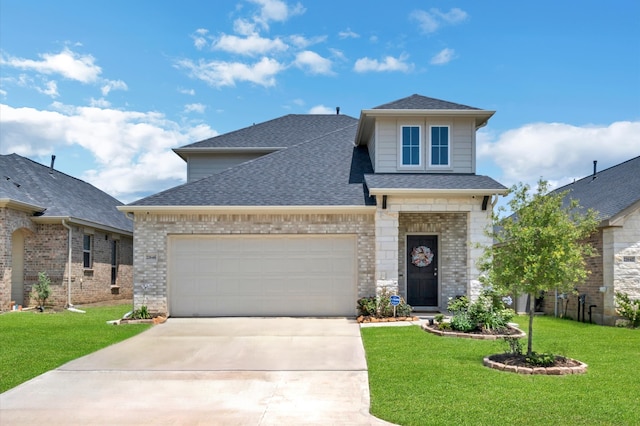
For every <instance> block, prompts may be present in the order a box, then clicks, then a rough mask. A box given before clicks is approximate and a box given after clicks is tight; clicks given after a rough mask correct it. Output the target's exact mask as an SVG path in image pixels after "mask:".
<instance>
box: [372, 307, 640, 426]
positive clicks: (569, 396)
mask: <svg viewBox="0 0 640 426" xmlns="http://www.w3.org/2000/svg"><path fill="white" fill-rule="evenodd" d="M516 321H517V322H518V323H519V324H520V326H521V328H522V329H523V330H526V328H524V327H526V321H527V318H526V317H518V318H517V319H516ZM362 337H363V341H364V346H365V350H366V355H367V363H368V366H369V386H370V391H371V413H372V414H374V415H375V416H377V417H379V418H382V419H384V420H387V421H390V422H393V423H396V424H400V425H465V424H466V425H506V424H519V425H596V424H597V425H635V424H638V422H639V419H640V330H630V329H622V328H612V327H602V326H597V325H590V324H583V323H578V322H576V321H568V320H561V319H555V318H549V317H536V318H535V321H534V327H533V350H534V351H537V352H553V353H555V354H559V355H565V356H567V357H570V358H575V359H579V360H580V361H583V362H585V363H587V364H588V365H589V368H588V370H587V373H586V374H584V375H570V376H537V375H536V376H531V375H529V376H527V375H520V374H514V373H505V372H501V371H497V370H492V369H489V368H487V367H484V366H483V365H482V359H483V357H484V356H486V355H491V354H494V353H501V352H504V351H505V346H504V345H505V344H504V342H501V341H497V342H496V341H493V342H492V341H480V340H470V339H458V338H449V337H440V336H435V335H433V334H430V333H427V332H425V331H423V330H421V329H420V328H419V327H417V326H413V327H371V328H363V329H362ZM525 348H526V342H525Z"/></svg>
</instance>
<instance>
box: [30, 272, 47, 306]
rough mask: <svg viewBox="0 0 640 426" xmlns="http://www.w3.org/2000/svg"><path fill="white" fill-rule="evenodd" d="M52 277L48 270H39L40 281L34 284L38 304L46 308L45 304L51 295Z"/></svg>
mask: <svg viewBox="0 0 640 426" xmlns="http://www.w3.org/2000/svg"><path fill="white" fill-rule="evenodd" d="M50 286H51V279H49V276H48V275H47V273H46V272H38V283H37V284H35V285H34V286H33V291H34V293H35V298H36V300H37V301H38V306H40V308H42V309H44V304H45V302H46V301H47V299H48V298H49V296H51V287H50Z"/></svg>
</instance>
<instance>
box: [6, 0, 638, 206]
mask: <svg viewBox="0 0 640 426" xmlns="http://www.w3.org/2000/svg"><path fill="white" fill-rule="evenodd" d="M638 22H640V2H638V1H631V0H629V1H612V2H602V1H599V2H594V1H582V2H579V3H576V2H558V1H546V0H542V1H536V2H513V1H495V2H479V1H472V0H469V1H457V2H454V1H401V2H389V1H378V0H371V1H368V2H359V1H351V2H347V1H333V0H325V1H322V2H319V1H313V2H312V1H309V0H302V1H300V2H297V1H287V2H283V1H280V0H236V1H226V0H225V1H222V0H216V1H193V0H182V1H165V0H154V1H147V0H138V1H128V0H127V1H122V0H110V1H102V0H94V1H86V2H82V1H69V0H56V1H55V2H52V1H38V0H32V1H24V0H0V154H8V153H12V152H16V153H18V154H21V155H24V156H27V157H29V158H31V159H33V160H36V161H40V162H42V163H45V164H49V158H50V156H51V154H55V155H56V156H57V158H56V168H57V169H58V170H60V171H63V172H65V173H68V174H70V175H73V176H75V177H78V178H80V179H83V180H86V181H88V182H90V183H92V184H94V185H96V186H97V187H99V188H101V189H103V190H105V191H107V192H108V193H110V194H112V195H114V196H115V197H116V198H119V199H120V200H122V201H124V202H130V201H134V200H135V199H137V198H140V197H142V196H145V195H148V194H151V193H155V192H157V191H160V190H162V189H166V188H168V187H171V186H174V185H177V184H180V183H182V182H184V180H185V177H186V164H185V163H184V162H183V161H182V160H181V159H180V158H179V157H178V156H177V155H175V154H174V153H173V152H172V151H171V149H172V148H176V147H179V146H182V145H186V144H188V143H191V142H196V141H198V140H201V139H205V138H207V137H211V136H214V135H216V134H220V133H225V132H229V131H232V130H236V129H238V128H241V127H245V126H248V125H251V124H252V123H258V122H262V121H266V120H269V119H272V118H276V117H279V116H282V115H285V114H290V113H296V114H306V113H323V112H324V113H327V112H328V113H333V112H334V111H335V107H336V106H340V108H341V113H343V114H348V115H351V116H353V117H358V116H359V113H360V110H361V109H365V108H371V107H374V106H376V105H380V104H383V103H386V102H389V101H392V100H396V99H399V98H403V97H405V96H409V95H411V94H414V93H419V94H422V95H425V96H430V97H435V98H439V99H444V100H448V101H453V102H458V103H462V104H466V105H471V106H474V107H479V108H484V109H490V110H496V111H497V113H496V114H495V116H494V117H493V118H492V119H491V120H490V121H489V125H488V126H486V127H485V128H483V129H481V130H480V131H479V133H478V170H477V171H478V173H480V174H487V175H490V176H492V177H494V178H495V179H497V180H499V181H501V182H502V183H504V184H505V185H511V184H513V183H516V182H518V181H523V182H528V183H534V182H535V181H536V180H537V179H538V178H540V177H543V178H545V179H547V180H550V181H551V182H552V184H554V185H561V184H565V183H569V182H571V181H572V180H573V179H574V178H579V177H583V176H585V175H587V174H589V173H591V170H592V164H593V163H592V162H593V160H598V168H599V169H603V168H605V167H610V166H612V165H615V164H617V163H620V162H622V161H625V160H627V159H630V158H633V157H635V156H638V155H640V25H638Z"/></svg>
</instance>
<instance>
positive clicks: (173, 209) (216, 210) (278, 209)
mask: <svg viewBox="0 0 640 426" xmlns="http://www.w3.org/2000/svg"><path fill="white" fill-rule="evenodd" d="M117 209H118V210H120V211H121V212H126V213H134V214H136V213H142V214H151V213H154V214H159V213H210V214H233V213H240V214H265V213H274V214H287V213H291V214H301V213H327V214H331V213H334V214H343V213H373V212H375V210H376V206H118V207H117Z"/></svg>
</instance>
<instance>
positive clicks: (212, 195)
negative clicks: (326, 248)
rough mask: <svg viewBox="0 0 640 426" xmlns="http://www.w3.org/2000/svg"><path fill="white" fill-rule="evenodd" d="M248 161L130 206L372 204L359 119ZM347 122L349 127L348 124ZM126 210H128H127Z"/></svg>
mask: <svg viewBox="0 0 640 426" xmlns="http://www.w3.org/2000/svg"><path fill="white" fill-rule="evenodd" d="M322 117H323V116H319V117H312V118H311V121H315V122H317V121H318V120H319V121H324V122H325V123H326V125H327V127H326V128H325V132H324V134H322V135H320V136H318V137H316V138H315V139H309V138H308V137H306V136H305V137H304V138H303V139H305V141H303V142H300V143H299V144H297V145H294V146H291V147H289V148H287V149H285V150H282V151H276V152H273V153H271V154H268V155H265V156H262V157H259V158H257V159H255V160H251V161H248V162H246V163H243V164H240V165H238V166H235V167H233V168H230V169H227V170H225V171H223V172H221V173H218V174H215V175H212V176H210V177H207V178H204V179H201V180H198V181H195V182H191V183H187V184H184V185H181V186H178V187H175V188H172V189H169V190H167V191H164V192H161V193H158V194H155V195H152V196H150V197H147V198H143V199H141V200H138V201H136V202H134V203H132V204H129V206H369V205H374V204H375V202H374V200H373V199H372V198H370V197H369V196H368V194H367V193H366V192H365V190H364V185H363V182H364V175H365V174H366V173H373V168H372V166H371V161H370V159H369V153H368V151H367V149H366V148H364V147H354V145H353V137H354V134H355V130H356V121H355V120H354V119H351V120H350V122H348V121H343V122H342V123H339V124H341V125H342V127H339V128H337V129H336V128H335V127H334V125H335V120H334V119H333V118H329V116H324V118H322ZM345 123H349V124H348V125H347V126H344V124H345ZM123 210H126V208H125V209H123Z"/></svg>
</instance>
